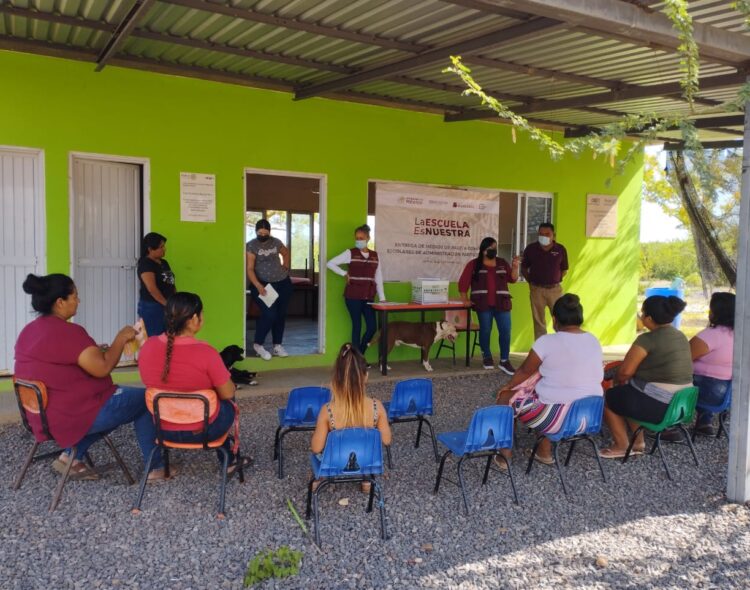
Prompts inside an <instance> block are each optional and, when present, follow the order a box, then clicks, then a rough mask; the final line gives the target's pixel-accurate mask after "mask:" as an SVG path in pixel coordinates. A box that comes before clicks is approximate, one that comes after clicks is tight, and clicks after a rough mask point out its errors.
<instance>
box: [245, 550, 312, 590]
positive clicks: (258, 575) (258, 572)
mask: <svg viewBox="0 0 750 590" xmlns="http://www.w3.org/2000/svg"><path fill="white" fill-rule="evenodd" d="M301 561H302V552H301V551H294V550H292V549H290V548H289V547H287V546H286V545H283V546H281V547H279V548H278V549H277V550H276V551H272V550H271V549H268V550H266V551H262V552H261V553H259V554H258V555H256V556H255V557H253V558H252V559H251V560H250V562H249V563H248V564H247V571H246V572H245V580H244V585H245V587H246V588H247V587H248V586H252V585H253V584H257V583H258V582H262V581H264V580H268V579H270V578H277V579H281V578H286V577H289V576H294V575H296V574H298V573H299V566H300V562H301Z"/></svg>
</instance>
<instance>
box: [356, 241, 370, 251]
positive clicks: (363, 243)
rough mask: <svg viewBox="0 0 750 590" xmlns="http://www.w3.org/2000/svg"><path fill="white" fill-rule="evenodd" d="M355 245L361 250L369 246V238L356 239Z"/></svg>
mask: <svg viewBox="0 0 750 590" xmlns="http://www.w3.org/2000/svg"><path fill="white" fill-rule="evenodd" d="M354 246H355V247H357V248H359V249H360V250H364V249H365V248H367V240H354Z"/></svg>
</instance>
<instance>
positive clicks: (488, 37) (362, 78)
mask: <svg viewBox="0 0 750 590" xmlns="http://www.w3.org/2000/svg"><path fill="white" fill-rule="evenodd" d="M181 1H182V0H181ZM559 26H560V24H559V23H558V22H557V21H554V20H551V19H547V18H540V19H534V20H531V21H528V22H525V23H521V24H519V25H514V26H510V27H506V28H504V29H501V30H499V31H493V32H492V33H487V34H485V35H481V36H480V37H475V38H473V39H467V40H465V41H461V42H459V43H456V44H454V45H451V46H449V47H436V48H434V49H428V50H426V51H423V52H422V53H419V54H418V55H415V56H412V57H408V58H406V59H402V60H399V61H396V62H393V63H390V64H386V65H382V66H377V67H374V68H371V69H369V70H365V71H362V72H359V73H356V74H353V75H351V76H345V77H343V78H338V79H336V80H331V81H329V82H323V83H322V84H315V85H312V86H308V87H302V88H299V89H298V90H297V91H296V92H295V96H294V98H295V100H302V99H305V98H311V97H313V96H319V95H321V94H326V93H330V92H336V91H339V90H346V89H347V88H351V87H352V86H357V85H359V84H362V83H364V82H370V81H371V80H378V79H382V78H386V77H388V76H392V75H394V74H400V73H402V72H406V71H408V70H413V69H414V68H419V67H422V66H425V65H428V64H432V63H435V62H439V61H442V60H447V59H448V58H449V57H450V56H451V55H462V54H464V53H470V52H473V51H479V50H480V49H485V48H487V47H493V46H497V45H502V44H503V43H507V42H509V41H512V40H514V39H518V38H520V37H525V36H528V35H533V34H535V33H538V32H539V31H543V30H545V29H550V28H552V27H559Z"/></svg>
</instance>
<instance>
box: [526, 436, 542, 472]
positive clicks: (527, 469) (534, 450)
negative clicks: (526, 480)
mask: <svg viewBox="0 0 750 590" xmlns="http://www.w3.org/2000/svg"><path fill="white" fill-rule="evenodd" d="M540 442H542V438H541V437H539V436H538V437H537V438H536V442H534V447H533V448H532V449H531V456H530V457H529V464H528V465H527V466H526V475H528V474H529V473H531V468H532V467H533V465H534V457H536V450H537V448H539V443H540Z"/></svg>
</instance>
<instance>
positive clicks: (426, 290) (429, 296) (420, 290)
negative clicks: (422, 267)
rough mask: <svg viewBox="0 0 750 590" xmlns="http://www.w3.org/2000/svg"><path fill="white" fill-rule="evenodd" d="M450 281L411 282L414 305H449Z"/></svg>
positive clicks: (421, 280) (420, 279) (423, 280)
mask: <svg viewBox="0 0 750 590" xmlns="http://www.w3.org/2000/svg"><path fill="white" fill-rule="evenodd" d="M449 284H450V282H449V281H445V280H443V279H425V278H419V279H414V280H413V281H412V282H411V300H412V302H413V303H448V285H449Z"/></svg>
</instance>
